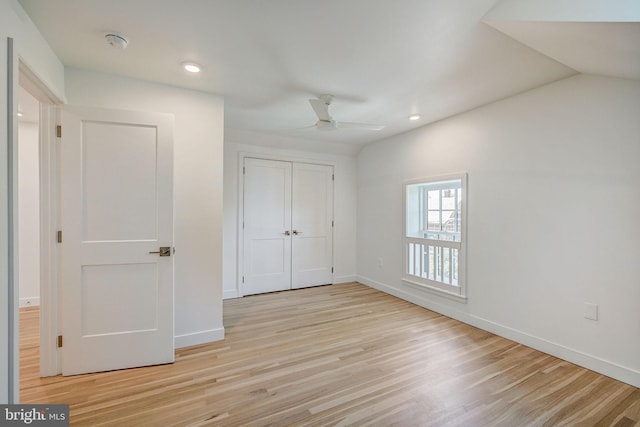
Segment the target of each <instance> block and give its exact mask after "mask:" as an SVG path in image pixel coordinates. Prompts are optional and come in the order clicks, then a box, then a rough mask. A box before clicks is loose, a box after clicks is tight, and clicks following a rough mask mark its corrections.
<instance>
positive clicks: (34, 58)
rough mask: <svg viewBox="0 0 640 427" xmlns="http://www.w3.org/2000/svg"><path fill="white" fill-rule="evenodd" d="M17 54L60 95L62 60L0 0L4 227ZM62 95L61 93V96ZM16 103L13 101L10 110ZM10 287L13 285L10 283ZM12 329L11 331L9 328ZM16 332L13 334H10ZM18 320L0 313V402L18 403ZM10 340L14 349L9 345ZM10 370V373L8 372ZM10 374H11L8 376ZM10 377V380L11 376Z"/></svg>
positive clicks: (2, 260)
mask: <svg viewBox="0 0 640 427" xmlns="http://www.w3.org/2000/svg"><path fill="white" fill-rule="evenodd" d="M8 37H11V38H13V39H14V48H15V49H14V54H13V57H11V58H8V51H7V38H8ZM18 56H19V57H20V58H21V59H22V60H23V62H24V63H26V64H28V65H29V67H30V69H31V70H32V71H33V72H34V74H36V75H37V76H38V77H39V78H40V79H41V80H42V81H43V82H44V83H45V84H46V85H47V86H48V88H49V89H50V90H51V92H53V93H54V94H57V95H61V94H63V93H64V68H63V66H62V63H61V62H60V61H59V60H58V58H57V57H56V55H55V54H54V53H53V51H52V50H51V48H50V47H49V45H48V44H47V42H46V41H45V40H44V38H42V36H41V35H40V33H39V32H38V30H37V29H36V27H35V26H34V25H33V23H32V22H31V20H30V19H29V17H28V16H27V15H26V14H25V12H24V10H23V9H22V7H21V6H20V5H19V3H18V2H17V1H16V0H0V99H1V100H3V102H0V135H2V137H0V228H2V229H3V230H7V229H8V228H7V227H8V223H7V218H8V216H7V213H8V212H9V210H8V209H9V201H8V198H7V195H8V183H7V180H6V177H7V170H8V161H12V162H13V161H15V158H14V159H7V157H6V153H7V148H8V147H7V143H8V142H9V141H7V138H6V137H5V135H7V130H8V128H9V126H11V127H13V129H14V132H17V126H16V125H15V121H9V120H8V117H9V116H8V111H7V102H5V100H6V99H7V96H8V93H7V84H8V82H9V81H10V79H9V76H8V75H7V62H10V63H12V64H13V67H14V70H17V67H18ZM13 77H14V79H12V80H13V81H12V89H13V91H14V93H15V94H17V91H18V81H17V71H16V72H15V75H14V76H13ZM60 97H61V96H60ZM16 107H17V104H16V103H15V102H14V103H13V106H12V109H15V108H16ZM8 244H9V242H8V235H7V233H0V295H2V296H3V297H2V299H0V301H1V302H0V305H1V307H0V309H1V312H3V313H7V312H9V309H10V308H16V310H17V305H18V301H17V294H18V290H17V289H15V298H14V300H13V301H12V300H9V299H8V298H5V297H4V296H5V295H8V293H9V286H10V279H9V269H8V260H9V254H8V252H7V247H8ZM11 286H12V285H11ZM10 328H11V330H10ZM13 332H15V333H13ZM17 337H18V335H17V322H16V323H15V327H13V328H12V327H11V325H9V322H8V316H0V403H7V402H9V401H11V402H12V403H13V402H17V401H18V395H19V392H18V390H19V381H18V373H19V367H18V363H17V359H18V341H17ZM10 341H11V343H12V346H13V349H11V348H10V346H9V342H10ZM9 356H12V358H13V359H14V360H15V361H16V363H15V364H14V365H13V368H11V369H10V357H9ZM10 370H11V372H10ZM11 374H12V375H11ZM12 378H13V379H12Z"/></svg>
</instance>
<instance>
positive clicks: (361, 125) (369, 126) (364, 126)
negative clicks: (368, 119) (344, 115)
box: [336, 122, 384, 131]
mask: <svg viewBox="0 0 640 427" xmlns="http://www.w3.org/2000/svg"><path fill="white" fill-rule="evenodd" d="M336 127H337V128H338V129H362V130H373V131H378V130H382V129H384V125H372V124H369V123H352V122H336Z"/></svg>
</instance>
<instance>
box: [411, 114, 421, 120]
mask: <svg viewBox="0 0 640 427" xmlns="http://www.w3.org/2000/svg"><path fill="white" fill-rule="evenodd" d="M420 117H421V116H420V114H412V115H410V116H409V120H420Z"/></svg>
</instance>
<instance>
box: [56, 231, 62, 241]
mask: <svg viewBox="0 0 640 427" xmlns="http://www.w3.org/2000/svg"><path fill="white" fill-rule="evenodd" d="M57 240H58V243H62V230H58V236H57Z"/></svg>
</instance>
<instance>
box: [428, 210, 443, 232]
mask: <svg viewBox="0 0 640 427" xmlns="http://www.w3.org/2000/svg"><path fill="white" fill-rule="evenodd" d="M427 224H428V225H427V230H430V231H440V211H429V212H427Z"/></svg>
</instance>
